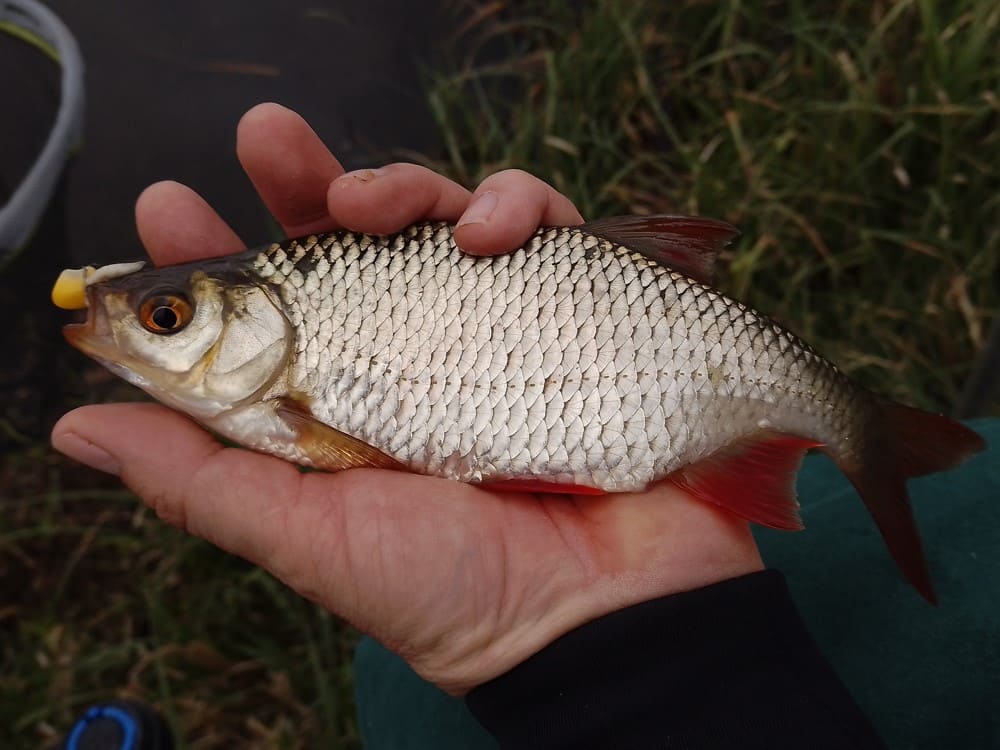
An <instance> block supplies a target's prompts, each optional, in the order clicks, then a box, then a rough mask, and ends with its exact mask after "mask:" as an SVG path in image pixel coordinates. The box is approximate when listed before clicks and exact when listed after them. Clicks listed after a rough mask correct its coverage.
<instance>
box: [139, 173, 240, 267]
mask: <svg viewBox="0 0 1000 750" xmlns="http://www.w3.org/2000/svg"><path fill="white" fill-rule="evenodd" d="M135 225H136V228H137V229H138V230H139V239H140V240H142V244H143V245H144V246H145V247H146V251H147V252H148V253H149V257H150V258H152V259H153V262H154V263H155V264H156V265H158V266H165V265H171V264H174V263H185V262H187V261H191V260H199V259H201V258H214V257H217V256H220V255H228V254H229V253H234V252H237V251H238V250H242V249H243V248H244V244H243V241H242V240H241V239H240V238H239V236H238V235H237V234H236V232H234V231H233V230H232V228H231V227H230V226H229V225H228V224H227V223H226V222H225V221H224V220H223V219H222V217H221V216H219V215H218V214H217V213H216V212H215V210H214V209H213V208H212V207H211V206H209V205H208V203H206V202H205V199H204V198H202V197H201V196H200V195H198V194H197V193H196V192H194V191H193V190H192V189H191V188H189V187H187V186H186V185H181V184H180V183H179V182H171V181H165V182H157V183H154V184H152V185H150V186H149V187H148V188H146V189H145V190H143V191H142V194H141V195H140V196H139V198H138V200H137V201H136V202H135Z"/></svg>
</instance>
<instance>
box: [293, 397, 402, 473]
mask: <svg viewBox="0 0 1000 750" xmlns="http://www.w3.org/2000/svg"><path fill="white" fill-rule="evenodd" d="M275 411H276V412H277V414H278V416H279V417H281V419H282V421H283V422H284V423H285V424H287V425H288V426H289V427H290V428H291V429H292V430H294V431H295V433H296V434H297V435H298V440H296V441H295V444H296V445H297V446H298V447H299V448H301V449H302V450H303V452H305V454H306V455H307V456H309V458H310V460H311V461H312V463H313V466H315V467H316V468H317V469H323V470H324V471H343V470H344V469H357V468H361V467H368V468H374V469H395V470H397V471H406V470H407V469H406V467H405V466H403V465H402V464H401V463H399V461H397V460H396V459H394V458H393V457H392V456H388V455H386V454H385V453H383V452H382V451H380V450H379V449H378V448H375V447H373V446H371V445H369V444H368V443H366V442H364V441H363V440H358V439H357V438H356V437H351V436H350V435H348V434H346V433H343V432H341V431H340V430H335V429H334V428H333V427H330V426H329V425H327V424H324V423H323V422H320V421H319V420H317V419H316V418H315V417H313V415H312V413H311V412H310V411H309V407H307V406H303V405H302V404H300V403H299V402H298V401H295V400H294V399H291V398H285V399H281V402H280V403H279V404H278V406H277V407H276V408H275Z"/></svg>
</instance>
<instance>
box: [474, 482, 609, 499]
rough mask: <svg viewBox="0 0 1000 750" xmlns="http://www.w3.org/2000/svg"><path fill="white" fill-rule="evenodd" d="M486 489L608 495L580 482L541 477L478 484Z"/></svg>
mask: <svg viewBox="0 0 1000 750" xmlns="http://www.w3.org/2000/svg"><path fill="white" fill-rule="evenodd" d="M476 486H477V487H482V488H483V489H484V490H493V491H496V492H546V493H550V494H556V495H606V494H607V493H606V492H605V491H604V490H601V489H598V488H597V487H585V486H583V485H580V484H557V483H556V482H545V481H542V480H541V479H502V480H500V481H499V482H483V483H481V484H478V485H476Z"/></svg>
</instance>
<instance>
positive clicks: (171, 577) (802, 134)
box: [0, 0, 1000, 750]
mask: <svg viewBox="0 0 1000 750" xmlns="http://www.w3.org/2000/svg"><path fill="white" fill-rule="evenodd" d="M463 19H464V26H463V27H462V29H461V32H460V34H459V38H458V40H457V44H456V46H455V49H457V50H461V54H458V53H456V54H455V57H454V58H453V61H452V62H451V63H449V64H444V63H442V64H441V65H440V66H438V67H437V69H436V71H437V72H434V73H432V74H430V76H429V80H428V96H429V100H430V102H431V105H432V109H433V111H434V113H435V117H436V118H437V121H438V124H439V126H440V130H441V134H442V139H443V143H444V150H443V155H442V156H441V158H439V159H437V160H434V161H431V160H430V159H428V158H426V157H422V158H424V160H426V161H430V162H431V163H433V164H435V165H436V166H438V167H440V168H443V169H445V170H446V171H447V172H448V173H449V174H451V175H453V176H454V177H456V178H457V179H459V180H460V181H462V182H464V183H467V184H470V185H472V184H475V183H476V182H477V181H478V180H480V179H481V178H482V177H483V176H485V175H487V174H489V173H491V172H493V171H495V170H497V169H501V168H506V167H521V168H524V169H528V170H530V171H532V172H534V173H536V174H538V175H540V176H542V177H543V178H545V179H547V180H549V181H551V182H552V183H553V184H555V185H556V186H557V187H558V188H559V189H560V190H563V191H564V192H566V193H567V194H568V195H570V196H571V197H572V198H573V199H574V200H575V201H577V203H578V205H579V206H580V207H581V209H582V210H583V212H584V214H585V215H587V216H591V217H597V216H606V215H612V214H615V213H622V212H660V211H681V212H690V213H700V214H705V215H713V216H718V217H720V218H724V219H726V220H729V221H731V222H733V223H735V224H737V225H739V226H741V227H742V229H743V231H744V234H743V237H742V239H741V241H740V243H739V245H738V246H737V247H735V248H734V249H733V250H732V252H731V253H729V255H728V257H726V258H724V259H723V268H722V273H721V278H720V286H721V287H722V288H723V289H725V290H727V291H729V292H731V293H733V294H735V295H737V296H739V297H742V298H745V299H747V300H748V301H749V302H751V303H752V304H753V305H754V306H756V307H759V308H761V309H762V310H765V311H767V312H769V313H771V314H773V315H775V316H776V317H778V318H780V319H781V320H783V321H785V322H786V323H788V324H789V325H790V326H791V327H792V328H793V329H795V330H798V331H799V332H800V333H802V334H803V335H804V336H805V338H807V340H809V341H810V342H812V343H814V344H815V345H816V346H817V347H818V348H819V349H820V350H821V351H823V352H825V353H826V354H827V355H828V356H829V357H830V358H832V359H833V360H834V361H836V362H837V363H838V364H840V365H841V366H842V367H843V368H844V369H845V370H847V371H849V372H850V373H851V374H853V375H854V376H856V377H858V378H859V379H861V380H862V381H863V382H865V383H867V384H868V385H870V386H871V387H873V388H875V389H877V390H878V391H880V392H882V393H885V394H886V395H889V396H892V397H894V398H898V399H900V400H903V401H906V402H909V403H912V404H916V405H920V406H925V407H929V408H936V409H940V410H948V409H949V408H951V406H952V405H953V404H954V403H955V401H956V399H957V397H958V394H959V393H960V391H961V388H962V385H963V383H964V381H965V379H966V378H967V377H968V374H969V371H970V368H971V364H972V362H973V360H974V358H975V356H976V355H977V353H978V351H979V350H980V348H981V346H982V344H983V341H984V339H985V336H986V333H987V331H988V329H989V324H990V320H991V316H993V315H994V314H995V311H996V310H997V309H998V306H1000V298H998V294H997V284H996V279H997V274H998V267H997V263H998V257H1000V174H998V170H1000V142H998V141H1000V135H998V133H1000V59H998V50H1000V9H998V8H996V4H995V3H993V2H987V1H985V0H962V1H960V2H955V3H950V4H938V3H933V2H931V0H900V1H898V2H888V1H886V0H881V1H880V2H875V3H870V2H854V1H853V0H830V1H821V2H805V1H804V0H801V1H799V2H794V1H791V0H789V1H788V2H780V3H779V2H763V1H762V2H749V1H748V0H742V1H740V0H728V1H726V2H715V1H714V0H713V1H712V2H709V1H708V0H705V1H696V0H679V1H678V2H671V3H662V2H652V0H650V2H646V3H643V2H588V3H575V2H569V0H562V1H560V0H552V1H551V2H537V1H529V0H523V1H522V2H517V3H510V4H505V3H500V2H497V3H482V4H474V5H472V6H471V7H470V8H467V9H466V10H465V11H464V13H463ZM31 277H32V274H31V269H30V268H29V267H27V266H26V265H25V266H24V267H22V268H20V269H19V268H17V267H13V268H8V269H5V271H4V276H3V277H2V278H0V281H2V284H0V287H2V288H6V289H8V290H10V289H15V288H16V289H21V290H23V289H24V288H30V280H31ZM26 280H27V281H26ZM25 284H27V287H25ZM46 291H47V290H42V291H40V292H37V293H36V291H31V292H30V294H31V295H32V299H34V298H35V296H36V295H37V294H40V295H42V296H43V297H44V295H45V294H46ZM25 294H27V292H25ZM40 316H42V317H40ZM4 317H5V319H6V320H7V322H8V326H7V329H6V333H7V334H8V335H9V333H10V331H15V332H16V336H17V339H16V340H15V341H14V342H12V343H11V342H6V340H3V341H0V343H2V346H0V349H2V350H4V351H15V352H19V353H23V356H20V355H19V357H18V358H16V359H17V362H18V363H19V366H21V365H23V367H21V370H19V371H18V372H17V373H16V375H17V376H16V377H14V378H12V379H10V381H9V382H8V380H0V395H2V396H3V402H4V407H3V412H2V413H0V446H2V449H3V454H2V457H0V508H2V512H0V585H2V587H3V590H2V597H0V747H4V748H12V749H15V750H16V749H18V748H35V747H39V746H44V745H45V744H46V743H49V742H51V741H52V740H53V739H54V738H55V737H56V736H57V735H58V733H59V732H61V731H64V730H65V728H66V727H67V726H68V724H69V722H70V720H71V719H72V717H73V716H74V715H76V714H77V713H78V712H79V711H80V710H81V709H83V708H84V707H86V705H88V704H89V703H90V702H91V701H93V700H96V699H103V698H108V697H112V696H122V697H126V696H127V697H137V698H141V699H143V700H146V701H149V702H151V703H154V704H156V705H157V706H158V707H159V708H160V709H161V710H162V711H163V712H164V713H165V714H166V715H167V717H168V718H169V720H170V721H171V722H172V723H173V724H174V726H175V728H176V729H177V730H178V731H177V734H178V736H179V737H180V738H181V741H180V745H179V747H181V748H197V749H198V750H207V749H209V748H228V747H246V748H313V747H316V748H318V747H323V748H355V747H358V746H359V745H360V742H359V739H358V732H357V727H356V724H355V720H354V717H353V709H352V703H351V700H352V699H351V674H350V666H349V665H350V652H351V649H352V646H353V643H354V641H355V635H354V634H353V633H352V632H351V631H350V630H349V629H345V628H344V627H343V626H341V625H340V624H339V623H336V622H334V621H333V620H332V618H330V617H329V616H328V615H326V614H324V613H322V612H319V611H317V610H316V608H315V607H313V606H312V605H309V604H307V603H304V602H303V601H302V600H300V599H299V598H298V597H296V596H294V595H292V594H290V593H289V592H288V591H286V590H285V589H284V588H283V587H282V586H280V585H279V584H277V583H275V581H274V580H272V579H271V578H270V577H269V576H267V575H265V574H263V573H261V572H260V571H257V570H255V569H253V568H252V567H250V566H248V565H247V564H245V563H243V562H241V561H239V560H236V559H233V558H230V557H228V556H225V555H223V554H221V553H219V552H217V551H215V550H214V549H212V548H211V547H209V546H208V545H205V544H203V543H201V542H198V541H196V540H193V539H190V538H185V537H184V536H182V535H180V534H179V533H177V532H175V531H174V530H172V529H170V528H166V527H164V525H163V524H161V523H159V522H158V521H157V520H156V519H155V518H153V517H151V516H150V515H149V513H148V512H147V511H145V510H144V509H143V508H142V506H140V505H139V504H138V503H137V502H136V501H135V499H134V498H132V497H130V496H129V495H128V494H127V493H125V492H123V491H122V490H121V489H120V486H119V485H118V484H116V483H115V482H112V481H107V480H104V479H102V478H100V477H98V476H97V475H96V474H95V473H93V472H90V471H85V470H83V469H80V468H78V467H74V466H72V465H71V464H69V463H68V462H65V461H63V460H62V459H61V458H59V457H58V456H55V455H53V454H52V453H51V452H50V451H49V450H48V448H47V445H46V442H45V435H46V434H47V431H48V428H49V426H50V425H51V423H52V421H53V420H54V418H55V417H56V416H57V415H58V413H60V412H61V411H62V410H63V409H64V408H65V407H68V406H73V405H75V404H78V403H88V402H93V401H100V400H109V399H113V398H122V397H126V398H131V397H133V394H132V392H131V391H126V390H124V387H123V386H120V385H118V384H117V383H116V382H115V381H114V380H113V379H111V377H110V376H107V375H105V374H104V373H103V371H101V370H99V369H97V368H95V367H93V366H92V365H90V364H89V363H85V361H84V360H83V359H82V358H80V357H78V355H76V354H75V353H73V352H69V351H66V350H65V348H64V347H62V346H60V345H59V344H58V343H54V339H55V334H54V330H55V327H56V326H55V323H56V321H55V319H42V318H43V317H44V313H39V312H37V311H33V310H28V311H25V310H24V309H22V308H21V307H19V306H18V305H17V304H16V301H15V302H14V303H11V304H10V306H9V307H8V306H7V305H6V303H5V306H4ZM0 336H2V334H0ZM8 367H9V365H8ZM6 374H7V372H6V369H5V371H4V375H5V376H6ZM42 374H44V377H41V375H42ZM988 411H990V412H991V413H994V414H998V413H1000V408H998V405H997V403H996V402H993V403H992V404H991V405H989V406H988Z"/></svg>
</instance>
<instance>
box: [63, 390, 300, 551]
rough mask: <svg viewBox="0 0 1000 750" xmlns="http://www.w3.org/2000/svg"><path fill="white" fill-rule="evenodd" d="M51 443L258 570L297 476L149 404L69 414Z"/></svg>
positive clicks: (289, 468) (280, 464)
mask: <svg viewBox="0 0 1000 750" xmlns="http://www.w3.org/2000/svg"><path fill="white" fill-rule="evenodd" d="M52 445H53V447H54V448H55V449H56V450H58V451H60V452H62V453H64V454H66V455H67V456H69V457H70V458H73V459H76V460H77V461H80V462H81V463H83V464H86V465H87V466H90V467H92V468H95V469H98V470H100V471H104V472H107V473H109V474H114V475H117V476H120V477H121V479H122V481H123V482H124V483H125V484H126V485H127V486H128V487H129V488H130V489H131V490H132V491H134V492H135V493H136V494H137V495H139V496H140V497H141V498H142V499H143V500H144V502H146V503H147V504H148V505H149V506H150V507H152V508H153V510H155V511H156V513H157V515H159V516H160V517H161V518H162V519H163V520H165V521H166V522H167V523H170V524H172V525H174V526H177V527H179V528H181V529H184V530H185V531H187V532H189V533H191V534H195V535H196V536H200V537H202V538H204V539H207V540H208V541H210V542H212V543H213V544H216V545H218V546H219V547H222V548H223V549H226V550H228V551H229V552H232V553H234V554H237V555H240V556H241V557H245V558H247V559H249V560H251V561H253V562H256V563H259V564H266V565H270V564H271V563H272V562H273V557H274V555H275V547H276V543H275V539H274V538H273V537H274V536H275V535H274V533H273V530H274V529H275V528H281V525H280V516H281V514H282V513H284V512H285V509H286V508H287V507H288V502H287V498H289V497H295V496H297V495H298V494H299V492H300V485H301V480H302V476H303V475H302V474H301V473H300V472H298V471H297V470H296V469H295V467H293V466H292V465H290V464H288V463H286V462H284V461H281V460H280V459H276V458H273V457H270V456H263V455H258V454H254V453H250V452H248V451H244V450H240V449H236V448H227V447H225V446H223V445H222V444H221V443H219V442H218V441H217V440H215V439H214V438H213V437H212V436H211V435H209V434H208V433H207V432H205V430H203V429H201V428H200V427H199V426H197V425H196V424H194V423H193V422H191V421H190V420H189V419H187V418H186V417H184V416H182V415H180V414H178V413H176V412H174V411H171V410H169V409H166V408H164V407H162V406H159V405H156V404H106V405H97V406H85V407H83V408H80V409H76V410H75V411H72V412H70V413H69V414H67V415H65V416H64V417H63V418H62V419H60V420H59V422H58V423H57V424H56V426H55V427H54V428H53V430H52Z"/></svg>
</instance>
